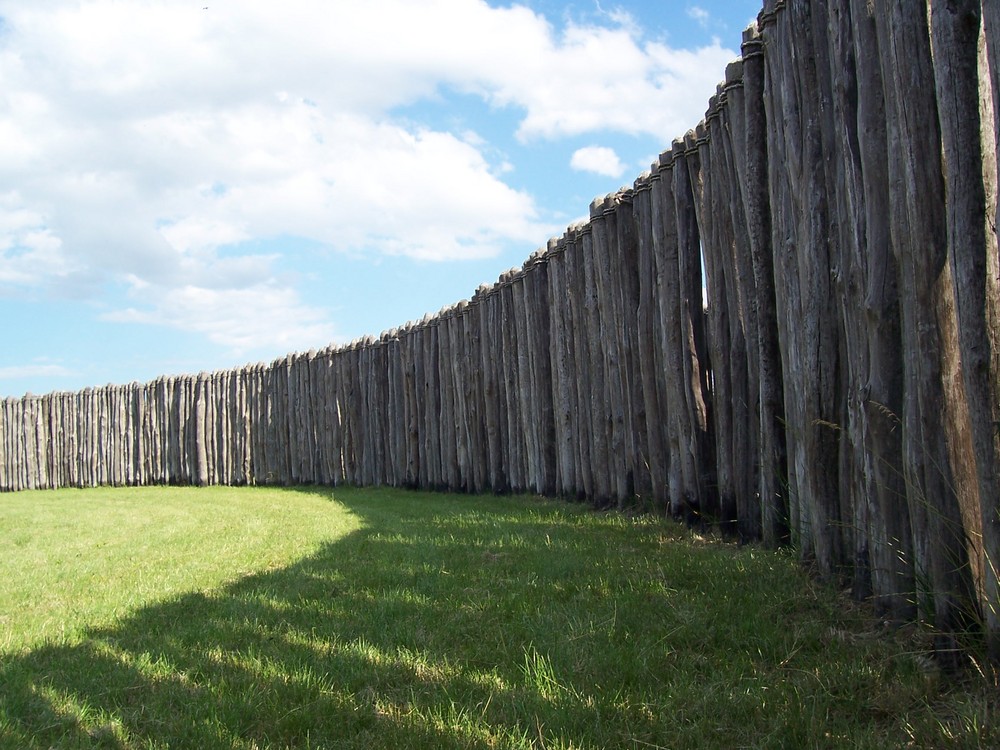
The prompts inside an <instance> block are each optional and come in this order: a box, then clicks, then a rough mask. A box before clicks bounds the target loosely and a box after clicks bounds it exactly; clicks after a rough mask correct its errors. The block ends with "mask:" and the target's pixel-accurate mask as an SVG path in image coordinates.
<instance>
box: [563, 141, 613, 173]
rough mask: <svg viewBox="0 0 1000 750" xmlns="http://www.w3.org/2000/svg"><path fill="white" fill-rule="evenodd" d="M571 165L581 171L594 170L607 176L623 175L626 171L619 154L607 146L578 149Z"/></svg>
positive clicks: (571, 160)
mask: <svg viewBox="0 0 1000 750" xmlns="http://www.w3.org/2000/svg"><path fill="white" fill-rule="evenodd" d="M569 165H570V166H571V167H572V168H573V169H575V170H577V171H580V172H594V173H595V174H599V175H604V176H605V177H621V176H622V175H623V174H624V173H625V165H624V164H622V162H621V159H619V158H618V154H617V153H616V152H615V150H614V149H612V148H607V147H606V146H585V147H584V148H581V149H577V150H576V151H575V152H574V153H573V156H572V158H571V159H570V162H569Z"/></svg>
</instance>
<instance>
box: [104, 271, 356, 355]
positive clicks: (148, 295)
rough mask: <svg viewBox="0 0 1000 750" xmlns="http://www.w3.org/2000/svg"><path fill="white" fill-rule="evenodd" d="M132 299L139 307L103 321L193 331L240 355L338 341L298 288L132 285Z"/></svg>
mask: <svg viewBox="0 0 1000 750" xmlns="http://www.w3.org/2000/svg"><path fill="white" fill-rule="evenodd" d="M131 296H132V297H133V299H134V301H135V302H136V303H137V305H139V306H137V307H130V308H127V309H124V310H117V311H114V312H109V313H105V314H103V315H102V316H101V319H102V320H107V321H115V322H126V323H145V324H150V325H158V326H166V327H169V328H175V329H179V330H183V331H193V332H195V333H198V334H201V335H203V336H205V337H206V338H207V339H208V340H209V341H211V342H212V343H215V344H218V345H219V346H222V347H224V348H225V349H227V350H228V351H229V352H231V353H233V354H236V355H243V354H246V353H248V352H254V351H259V350H272V351H288V352H290V351H305V350H308V349H311V348H318V347H321V346H324V345H325V344H327V343H331V342H333V341H334V340H335V339H336V338H337V337H336V331H335V329H334V327H333V326H332V325H331V324H330V323H328V322H327V321H326V315H325V312H324V311H323V310H317V309H315V308H311V307H309V306H308V305H305V304H303V303H302V302H301V300H299V298H298V296H297V294H296V293H295V291H294V290H293V289H290V288H287V287H282V286H281V285H279V284H277V283H274V282H273V281H269V280H264V281H262V282H260V283H256V284H251V285H247V286H244V287H242V288H239V289H208V288H204V287H197V286H192V285H185V286H179V287H158V286H151V285H149V284H147V283H145V282H141V281H138V280H133V288H132V293H131Z"/></svg>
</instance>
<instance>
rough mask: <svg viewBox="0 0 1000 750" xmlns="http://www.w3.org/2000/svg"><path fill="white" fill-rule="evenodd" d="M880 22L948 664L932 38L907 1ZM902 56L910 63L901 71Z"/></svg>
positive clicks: (949, 484) (913, 450) (912, 496)
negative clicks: (900, 61) (899, 62)
mask: <svg viewBox="0 0 1000 750" xmlns="http://www.w3.org/2000/svg"><path fill="white" fill-rule="evenodd" d="M875 20H876V27H877V33H878V48H879V57H880V60H881V69H882V76H883V80H884V82H885V92H886V101H885V104H886V121H887V123H888V124H889V128H888V147H889V156H888V164H889V184H890V185H891V186H892V187H893V189H892V190H891V191H890V215H891V234H892V241H893V251H894V253H895V258H896V262H897V266H898V269H899V293H900V309H901V317H902V341H903V363H904V373H905V381H904V382H905V390H904V402H903V414H902V435H903V456H904V466H905V471H906V481H907V500H908V503H909V508H910V517H911V527H912V529H913V535H914V557H915V565H916V578H917V580H918V581H920V582H921V583H922V584H923V585H922V589H921V590H918V593H919V594H920V601H919V604H920V608H921V611H922V612H923V613H925V614H926V615H927V616H929V617H933V621H934V625H935V627H936V628H937V630H938V632H939V633H940V636H939V638H938V647H939V648H938V650H939V654H940V655H941V657H942V659H944V660H945V661H946V663H951V662H953V660H954V650H953V649H954V647H955V642H954V638H953V637H952V636H951V634H952V633H954V632H956V631H957V630H958V629H960V628H961V627H963V620H964V614H963V613H965V612H967V611H968V602H969V600H970V599H971V596H970V591H969V589H970V588H971V583H970V581H969V569H968V561H967V555H966V550H965V548H964V539H963V529H962V523H961V515H960V511H959V501H958V497H957V496H956V487H958V486H959V485H958V484H956V478H955V471H956V468H959V467H957V466H956V463H955V460H954V458H955V457H954V455H953V454H952V453H950V451H949V443H951V445H955V443H956V440H957V438H958V436H957V434H956V433H957V431H958V429H957V426H956V415H958V414H959V413H961V410H960V409H959V408H958V404H957V402H958V401H959V395H960V394H958V393H957V392H956V390H954V385H957V384H960V383H961V379H960V378H959V379H958V383H955V381H954V380H951V378H950V377H949V375H950V371H951V370H952V368H953V367H954V364H955V362H957V360H958V357H957V353H956V352H955V351H954V349H955V346H956V339H957V337H956V332H955V318H954V316H955V311H954V293H953V290H952V280H951V277H950V269H949V266H948V262H947V261H948V259H947V225H946V217H945V209H944V203H945V201H944V197H945V194H944V181H943V176H942V164H941V156H940V154H941V134H940V130H939V126H938V122H939V120H938V116H937V114H936V113H937V102H936V99H935V94H934V91H935V89H934V71H933V65H932V61H931V50H930V35H929V30H928V21H927V17H926V15H925V14H924V13H913V8H912V7H911V6H910V5H908V4H907V3H903V2H901V0H890V1H889V2H887V3H886V8H885V9H883V10H882V11H880V12H879V13H877V14H876V16H875ZM900 59H905V60H906V61H907V65H905V66H900V65H898V61H899V60H900ZM918 113H920V114H919V115H918ZM946 378H947V379H948V380H947V382H949V384H950V386H949V388H948V389H946V387H945V382H946ZM942 417H944V429H941V428H942ZM959 471H961V469H960V468H959ZM931 613H933V614H931Z"/></svg>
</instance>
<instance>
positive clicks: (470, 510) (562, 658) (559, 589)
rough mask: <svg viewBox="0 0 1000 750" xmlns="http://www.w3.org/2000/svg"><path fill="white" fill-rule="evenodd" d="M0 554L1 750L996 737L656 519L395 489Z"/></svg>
mask: <svg viewBox="0 0 1000 750" xmlns="http://www.w3.org/2000/svg"><path fill="white" fill-rule="evenodd" d="M16 540H20V542H19V543H16ZM0 544H2V545H3V548H4V549H9V550H12V552H11V553H10V554H9V555H5V556H4V557H3V560H2V562H0V577H2V578H3V581H2V583H0V617H4V618H7V619H5V620H4V628H5V631H4V640H3V641H2V643H4V644H6V645H4V646H3V647H2V651H0V659H2V665H0V746H2V747H4V748H6V747H10V748H21V747H26V748H48V747H60V748H64V747H65V748H83V747H88V748H89V747H119V748H167V747H170V748H292V747H295V748H300V747H302V748H369V749H370V748H383V747H384V748H407V747H413V748H467V747H469V748H473V747H474V748H564V749H568V748H636V749H638V748H650V747H653V748H656V747H669V748H698V747H708V748H713V747H714V748H738V747H754V748H756V747H765V748H766V747H775V748H781V747H788V748H816V747H830V748H839V747H872V748H876V747H877V748H890V747H978V746H982V747H989V746H992V745H993V744H994V743H996V741H997V740H998V738H1000V737H998V731H997V730H996V729H993V728H992V725H993V724H995V722H994V721H991V719H992V713H991V712H992V711H993V710H994V708H995V706H996V702H995V699H994V698H993V696H992V693H991V688H992V685H991V684H986V681H983V680H979V681H974V680H971V678H969V679H967V680H966V681H964V682H961V683H955V684H948V683H946V682H944V681H943V680H942V679H941V678H940V677H939V676H938V675H936V673H934V672H933V670H929V669H928V668H927V663H926V660H924V659H923V658H922V656H921V654H920V652H919V645H920V638H919V637H918V634H916V633H915V632H914V631H912V630H911V631H905V632H898V633H894V634H889V633H885V632H883V631H882V630H881V629H880V628H878V627H877V624H876V623H874V622H872V621H871V620H869V619H868V618H867V617H866V616H865V614H864V613H865V610H864V609H861V608H856V607H854V606H851V605H850V603H849V602H847V601H846V600H845V599H843V598H842V597H841V596H840V595H838V594H837V593H836V592H834V591H831V590H829V589H826V588H823V587H820V586H817V585H815V584H814V583H812V582H811V581H810V579H809V578H808V576H807V574H806V573H805V572H804V571H803V570H802V569H801V567H800V566H799V565H798V564H797V563H796V562H795V560H794V559H793V558H792V557H791V556H789V555H785V554H774V553H770V552H765V551H762V550H759V549H756V548H751V547H747V548H737V547H734V546H731V545H726V544H722V543H719V542H717V541H714V540H711V539H704V538H701V537H699V536H697V535H694V534H692V533H690V532H688V531H687V530H685V529H682V528H680V527H678V526H677V525H675V524H674V523H672V522H670V521H666V520H663V519H657V518H653V517H650V516H632V517H630V516H625V515H620V514H603V513H602V514H598V513H593V512H590V511H588V510H586V509H585V508H583V507H580V506H574V505H567V504H564V503H560V502H550V501H543V500H539V499H536V498H494V497H488V498H468V497H460V496H454V495H452V496H442V495H431V494H426V493H407V492H401V491H394V490H346V489H338V490H336V491H331V490H329V489H324V488H313V489H299V490H295V489H291V490H279V489H264V488H259V489H241V490H232V489H230V490H217V489H211V490H194V489H187V490H177V489H162V488H152V489H146V490H114V491H109V490H94V491H87V492H71V493H44V494H43V493H25V494H20V495H8V496H0ZM29 559H30V560H32V561H34V570H35V572H34V573H30V572H19V571H20V570H21V566H23V565H25V564H26V561H27V560H29ZM55 561H58V564H56V562H55ZM22 605H23V606H22Z"/></svg>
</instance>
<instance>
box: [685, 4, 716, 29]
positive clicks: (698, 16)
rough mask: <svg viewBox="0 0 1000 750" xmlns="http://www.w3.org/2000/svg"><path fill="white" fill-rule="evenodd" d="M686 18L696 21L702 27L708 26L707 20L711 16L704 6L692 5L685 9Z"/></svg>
mask: <svg viewBox="0 0 1000 750" xmlns="http://www.w3.org/2000/svg"><path fill="white" fill-rule="evenodd" d="M687 15H688V18H690V19H692V20H694V21H697V22H698V24H699V25H700V26H701V27H702V28H707V27H708V22H709V21H710V20H711V18H712V16H711V14H709V12H708V11H707V10H705V9H704V8H700V7H698V6H697V5H692V6H691V7H689V8H688V9H687Z"/></svg>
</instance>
